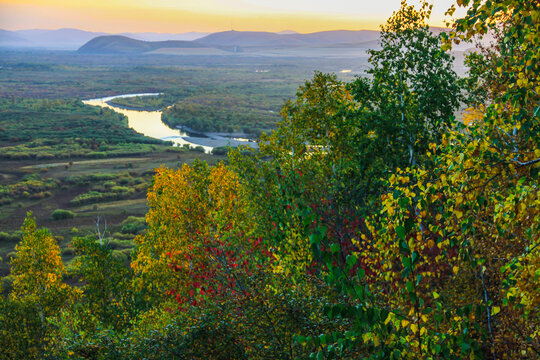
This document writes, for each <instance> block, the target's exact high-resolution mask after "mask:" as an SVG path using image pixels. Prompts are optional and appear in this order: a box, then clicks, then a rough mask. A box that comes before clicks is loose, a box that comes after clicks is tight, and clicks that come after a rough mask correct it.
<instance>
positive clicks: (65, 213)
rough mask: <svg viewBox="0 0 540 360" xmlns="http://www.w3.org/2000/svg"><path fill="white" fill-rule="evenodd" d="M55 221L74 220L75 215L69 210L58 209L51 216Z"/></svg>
mask: <svg viewBox="0 0 540 360" xmlns="http://www.w3.org/2000/svg"><path fill="white" fill-rule="evenodd" d="M51 217H52V219H53V220H64V219H73V218H74V217H75V213H74V212H72V211H69V210H62V209H56V210H54V211H53V213H52V215H51Z"/></svg>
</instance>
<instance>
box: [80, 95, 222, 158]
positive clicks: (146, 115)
mask: <svg viewBox="0 0 540 360" xmlns="http://www.w3.org/2000/svg"><path fill="white" fill-rule="evenodd" d="M157 95H160V93H144V94H124V95H115V96H108V97H103V98H98V99H90V100H83V103H84V104H86V105H92V106H101V107H104V108H109V109H113V110H114V111H116V112H118V113H121V114H124V115H125V116H126V117H127V119H128V124H129V127H130V128H132V129H133V130H135V131H136V132H138V133H141V134H143V135H146V136H149V137H153V138H156V139H161V140H165V141H172V142H173V143H174V144H176V145H177V146H182V145H186V144H187V145H190V146H202V147H203V148H204V150H205V152H207V153H209V152H211V151H212V149H213V147H212V146H204V145H199V144H196V143H195V142H190V141H187V140H186V139H185V138H189V134H187V133H185V132H183V131H180V130H177V129H171V128H170V127H168V126H167V125H165V124H164V123H163V122H162V121H161V111H142V110H128V109H123V108H120V107H117V106H112V105H109V104H107V101H110V100H112V99H116V98H125V97H134V96H157ZM193 139H195V138H193Z"/></svg>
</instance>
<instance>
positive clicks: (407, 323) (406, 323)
mask: <svg viewBox="0 0 540 360" xmlns="http://www.w3.org/2000/svg"><path fill="white" fill-rule="evenodd" d="M410 323H411V322H410V321H409V320H405V319H403V320H401V327H403V328H406V327H407V326H408V325H409V324H410Z"/></svg>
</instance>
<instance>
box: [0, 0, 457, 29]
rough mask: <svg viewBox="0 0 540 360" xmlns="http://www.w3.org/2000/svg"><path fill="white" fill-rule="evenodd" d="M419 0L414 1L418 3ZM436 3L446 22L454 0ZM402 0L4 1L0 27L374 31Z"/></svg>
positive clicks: (436, 19)
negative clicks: (447, 10)
mask: <svg viewBox="0 0 540 360" xmlns="http://www.w3.org/2000/svg"><path fill="white" fill-rule="evenodd" d="M416 1H417V0H410V1H409V2H410V3H412V4H416V3H417V2H416ZM432 1H433V2H434V3H435V6H434V9H433V16H432V20H431V25H433V26H444V25H445V19H446V18H445V17H444V13H445V11H446V9H448V8H449V7H450V5H451V4H452V3H454V2H455V0H432ZM400 2H401V1H400V0H0V29H5V30H22V29H59V28H77V29H82V30H88V31H103V32H110V33H120V32H147V31H148V32H160V33H183V32H191V31H196V32H216V31H226V30H231V29H234V30H238V31H240V30H241V31H274V32H275V31H282V30H294V31H298V32H302V33H306V32H315V31H324V30H364V29H371V30H376V29H378V28H379V25H380V24H382V23H384V22H385V21H386V19H387V18H388V17H389V16H390V15H392V12H393V11H394V10H396V9H398V8H399V6H400Z"/></svg>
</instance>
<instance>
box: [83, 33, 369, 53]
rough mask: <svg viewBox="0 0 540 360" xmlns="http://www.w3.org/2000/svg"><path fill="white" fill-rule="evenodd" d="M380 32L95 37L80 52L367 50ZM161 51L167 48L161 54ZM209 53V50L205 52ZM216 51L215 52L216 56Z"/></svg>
mask: <svg viewBox="0 0 540 360" xmlns="http://www.w3.org/2000/svg"><path fill="white" fill-rule="evenodd" d="M378 40H379V32H378V31H372V30H359V31H352V30H335V31H322V32H316V33H309V34H299V33H292V32H290V31H287V32H285V33H282V34H279V33H271V32H264V31H223V32H218V33H213V34H210V35H207V36H204V37H202V38H199V39H196V40H193V41H178V40H170V41H142V40H136V39H133V38H131V37H126V36H120V35H104V36H99V37H96V38H94V39H92V40H90V41H89V42H87V43H86V44H84V45H83V46H82V47H81V48H80V49H79V50H78V51H79V52H81V53H161V54H165V53H168V54H170V53H174V52H175V51H173V50H170V49H176V52H177V54H192V53H193V52H186V51H180V50H179V49H189V48H191V49H195V48H197V49H218V50H219V51H221V52H222V54H223V52H224V51H225V52H228V53H237V52H245V53H252V54H254V53H256V52H260V51H267V50H276V49H281V50H287V49H309V48H311V49H313V48H318V47H319V48H328V47H329V48H336V49H343V48H347V47H351V48H358V49H368V48H374V47H377V43H378ZM164 49H169V50H167V51H164ZM207 53H208V54H211V53H212V52H211V51H208V52H207ZM215 53H216V52H214V54H215Z"/></svg>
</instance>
